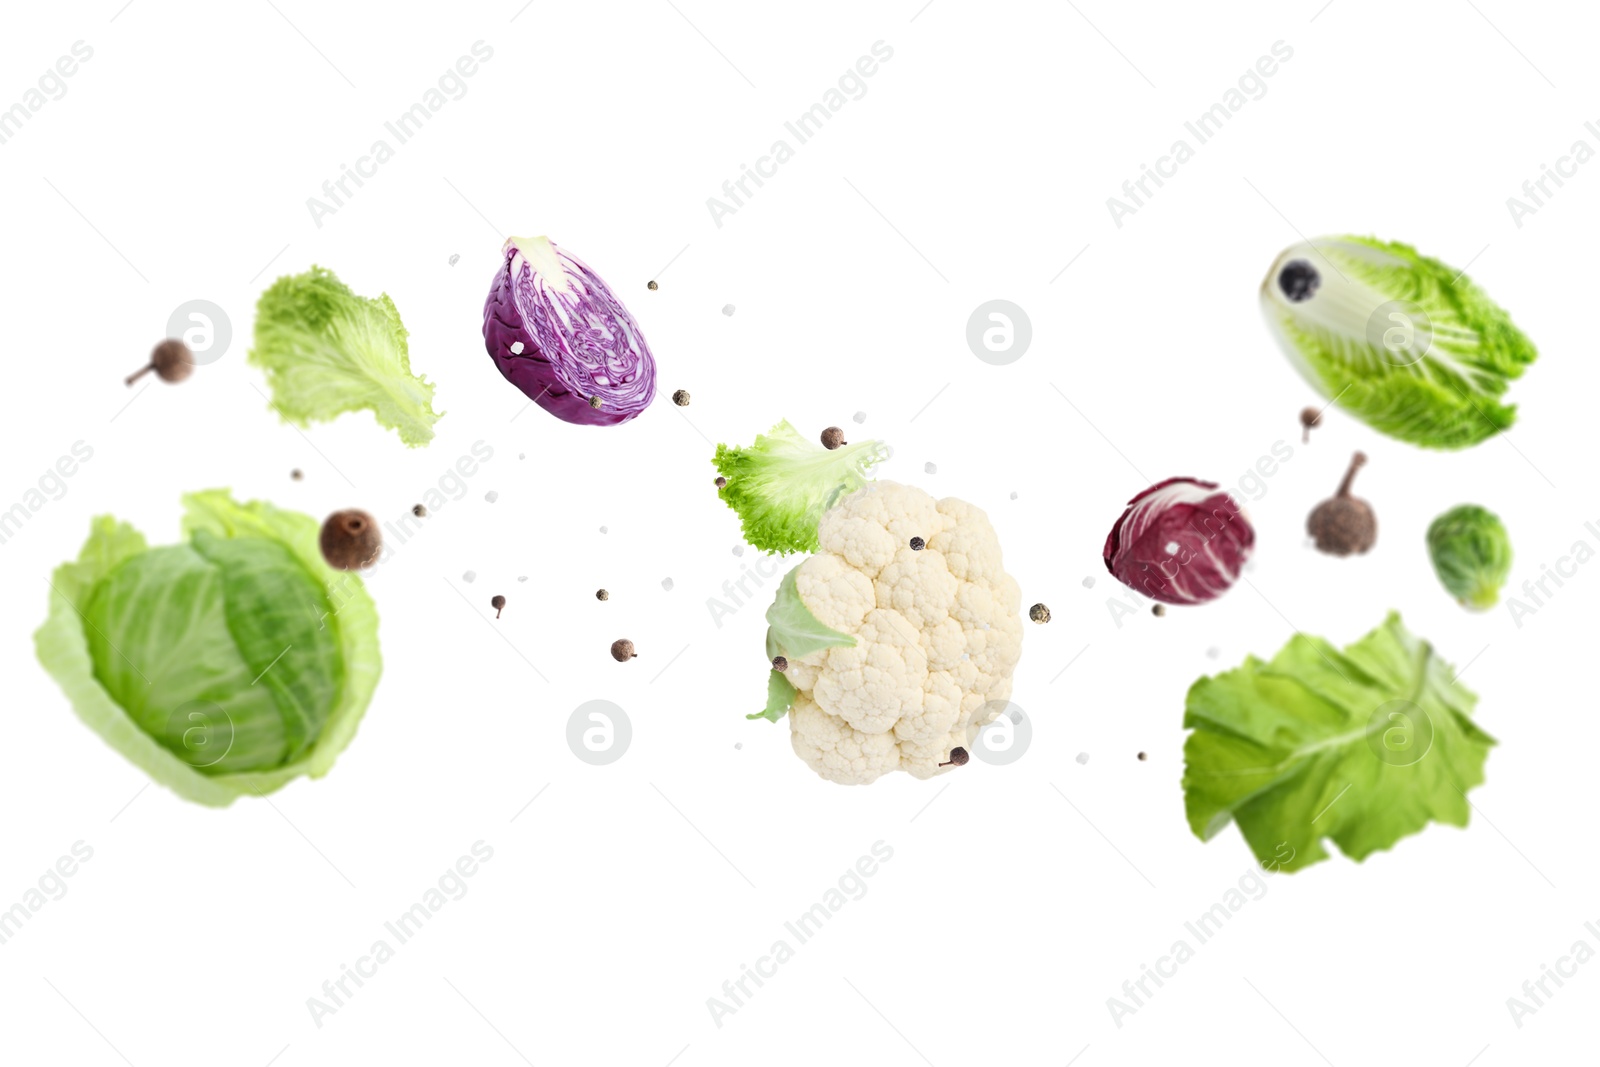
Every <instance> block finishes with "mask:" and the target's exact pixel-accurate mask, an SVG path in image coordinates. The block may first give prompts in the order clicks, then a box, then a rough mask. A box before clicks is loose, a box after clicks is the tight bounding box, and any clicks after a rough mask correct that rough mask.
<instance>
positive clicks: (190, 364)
mask: <svg viewBox="0 0 1600 1067" xmlns="http://www.w3.org/2000/svg"><path fill="white" fill-rule="evenodd" d="M151 371H155V372H156V377H158V378H160V379H161V380H162V381H164V382H181V381H183V380H184V379H185V378H187V377H189V375H191V374H193V373H194V353H193V352H190V351H189V346H188V345H186V344H184V343H183V342H182V341H179V340H177V339H176V338H173V337H169V338H167V339H166V340H165V341H162V342H161V343H160V344H158V345H156V346H155V347H154V348H152V349H151V350H150V362H149V363H146V364H145V365H144V366H142V367H140V368H139V369H138V370H136V371H134V372H133V373H132V374H130V375H128V377H127V378H126V379H125V380H126V381H127V383H128V384H129V385H132V384H133V383H134V382H136V381H138V380H139V379H140V378H143V377H144V376H145V375H146V374H149V373H150V372H151Z"/></svg>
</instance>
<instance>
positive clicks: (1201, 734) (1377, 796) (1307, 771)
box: [1183, 614, 1495, 871]
mask: <svg viewBox="0 0 1600 1067" xmlns="http://www.w3.org/2000/svg"><path fill="white" fill-rule="evenodd" d="M1454 676H1455V672H1454V671H1453V670H1452V669H1451V668H1450V665H1449V664H1447V663H1445V662H1444V661H1443V660H1441V659H1440V658H1439V657H1438V655H1437V654H1436V653H1435V652H1434V650H1433V646H1431V645H1430V644H1428V642H1426V641H1423V640H1421V639H1420V638H1417V637H1415V636H1413V635H1412V634H1411V633H1410V632H1408V631H1407V630H1406V628H1405V626H1404V625H1403V624H1402V623H1401V621H1400V616H1399V615H1398V614H1390V616H1389V617H1388V619H1387V620H1385V622H1384V624H1383V625H1382V626H1380V627H1378V628H1377V629H1376V630H1374V631H1372V632H1371V633H1369V634H1367V635H1366V636H1365V637H1363V638H1361V640H1359V641H1357V642H1355V643H1354V644H1352V645H1351V646H1349V647H1348V648H1346V649H1345V650H1344V651H1342V652H1341V651H1340V650H1339V649H1337V648H1334V647H1333V646H1332V645H1331V644H1329V643H1328V642H1327V641H1324V640H1322V639H1321V638H1317V637H1308V636H1306V635H1304V634H1299V635H1296V636H1295V637H1294V638H1293V639H1291V640H1290V641H1289V643H1288V644H1287V645H1285V646H1284V647H1283V649H1282V650H1280V651H1279V652H1278V654H1277V655H1276V656H1274V657H1273V659H1272V661H1271V662H1270V663H1263V662H1262V661H1261V660H1258V659H1256V658H1255V657H1254V656H1252V657H1250V658H1249V659H1247V660H1246V661H1245V662H1244V664H1243V666H1240V667H1238V668H1236V669H1234V670H1231V671H1227V672H1225V673H1223V674H1219V675H1217V676H1215V677H1211V678H1202V679H1200V680H1199V681H1197V682H1195V683H1194V685H1193V686H1191V687H1190V689H1189V696H1188V706H1187V709H1186V711H1185V714H1184V720H1183V724H1184V726H1185V727H1186V728H1189V729H1191V730H1193V731H1194V732H1193V733H1191V734H1190V735H1189V739H1188V741H1187V742H1186V743H1185V745H1184V750H1183V751H1184V775H1183V790H1184V805H1185V807H1186V809H1187V812H1188V817H1189V827H1190V829H1191V830H1193V831H1194V834H1195V836H1197V837H1199V838H1200V839H1201V840H1202V841H1205V840H1210V839H1211V838H1212V837H1214V836H1216V835H1217V834H1218V833H1219V832H1220V831H1221V830H1222V829H1223V828H1224V827H1226V826H1227V825H1228V823H1229V822H1237V823H1238V824H1239V829H1240V831H1241V832H1242V833H1243V834H1244V838H1245V840H1246V841H1247V842H1249V844H1250V848H1251V849H1252V850H1253V851H1254V852H1255V854H1256V857H1257V858H1258V859H1259V860H1261V862H1262V863H1263V864H1266V863H1268V862H1271V863H1273V864H1274V865H1275V869H1277V868H1281V869H1283V870H1288V871H1294V870H1299V869H1300V868H1302V867H1306V866H1309V865H1311V864H1313V863H1316V862H1318V861H1319V860H1323V859H1326V858H1327V856H1328V853H1327V851H1326V850H1325V849H1324V848H1323V846H1322V839H1323V838H1325V837H1326V838H1331V839H1332V840H1333V842H1334V844H1336V845H1337V846H1338V847H1339V849H1340V851H1342V852H1343V853H1344V854H1345V855H1347V856H1349V857H1351V858H1352V859H1354V860H1357V861H1360V860H1362V859H1365V858H1366V857H1367V856H1368V855H1370V854H1371V853H1373V852H1376V851H1379V850H1381V849H1387V848H1389V847H1391V846H1393V845H1394V844H1395V842H1397V841H1399V840H1400V839H1401V838H1402V837H1406V836H1408V835H1410V834H1414V833H1417V832H1419V831H1420V830H1423V829H1424V828H1426V827H1427V825H1428V823H1429V822H1441V823H1446V824H1448V825H1451V826H1465V825H1466V824H1467V817H1468V813H1469V811H1470V806H1469V805H1468V803H1467V798H1466V792H1465V791H1466V790H1468V789H1471V788H1472V787H1473V786H1475V785H1481V784H1482V783H1483V780H1484V778H1483V765H1484V761H1485V760H1486V759H1487V758H1488V754H1489V748H1490V746H1492V745H1493V744H1495V741H1494V739H1493V738H1491V737H1490V736H1489V735H1488V734H1486V733H1484V732H1483V731H1482V730H1480V729H1478V727H1477V726H1475V725H1473V723H1472V720H1471V718H1470V715H1471V713H1472V709H1473V705H1475V704H1476V703H1477V699H1478V698H1477V697H1476V696H1475V695H1473V694H1472V693H1471V692H1469V691H1468V690H1466V689H1465V688H1463V687H1462V686H1461V685H1460V684H1458V683H1457V682H1456V681H1455V680H1454ZM1284 846H1287V848H1288V849H1289V850H1290V857H1291V858H1290V859H1288V860H1284V859H1283V851H1282V849H1283V847H1284Z"/></svg>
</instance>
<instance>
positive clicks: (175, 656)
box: [34, 490, 382, 806]
mask: <svg viewBox="0 0 1600 1067" xmlns="http://www.w3.org/2000/svg"><path fill="white" fill-rule="evenodd" d="M184 502H185V504H186V505H187V508H188V511H187V514H186V515H185V517H184V530H185V532H186V533H187V534H188V535H189V536H190V537H191V539H192V540H191V542H190V543H189V544H186V545H178V546H170V547H168V548H162V549H156V550H154V551H151V550H149V549H148V547H147V545H146V542H145V539H144V538H143V537H142V536H141V535H140V534H139V533H138V531H136V530H134V529H133V528H132V527H131V526H129V525H127V524H126V523H120V522H117V521H116V520H115V519H113V518H111V517H110V516H102V517H100V518H97V519H95V520H94V521H93V523H92V524H91V527H90V535H89V539H88V541H87V542H85V544H84V546H83V549H82V551H81V552H80V553H79V555H78V559H77V560H76V561H75V562H70V563H64V564H62V565H61V566H60V567H58V568H57V569H56V571H55V574H54V575H53V577H52V579H51V594H50V614H49V616H48V617H47V618H46V620H45V622H44V624H43V625H42V626H40V628H39V630H38V631H37V632H36V633H35V635H34V644H35V648H36V650H37V653H38V656H39V661H40V663H41V664H43V665H44V667H45V669H46V670H47V671H48V672H49V673H50V674H51V675H52V676H53V677H54V678H55V679H56V681H57V683H58V684H59V685H60V686H61V687H62V689H63V691H65V693H66V694H67V697H68V699H69V701H70V702H71V704H72V707H73V710H74V711H75V712H76V713H77V714H78V716H79V717H80V718H81V719H82V720H83V721H84V722H85V723H86V724H88V726H89V727H90V728H91V729H93V730H94V731H95V732H96V733H98V734H99V735H100V736H101V737H102V738H103V739H104V740H105V741H106V742H107V743H108V744H110V745H111V746H112V747H113V748H115V749H116V750H117V751H118V752H120V753H122V754H123V755H124V756H126V757H127V758H128V759H129V760H130V761H131V762H133V763H134V764H136V765H137V766H139V767H140V768H141V769H143V770H144V771H145V772H146V773H147V774H149V775H150V776H151V777H152V778H153V779H155V780H156V781H157V782H159V783H161V784H162V785H165V786H167V787H168V788H170V789H172V790H173V791H174V792H176V793H177V794H178V795H180V796H182V797H185V798H187V799H189V800H193V801H196V802H199V803H202V804H209V805H214V806H223V805H227V804H230V803H232V802H233V800H234V799H235V798H236V797H239V796H242V795H245V794H248V793H258V794H264V793H268V792H272V791H273V790H276V789H279V788H282V786H283V785H285V784H286V783H287V782H289V781H291V780H292V779H294V778H296V777H299V776H301V775H309V776H311V777H320V776H321V775H323V774H326V773H327V771H328V770H329V768H331V767H332V766H333V762H334V760H335V759H336V758H337V756H338V755H339V753H340V752H341V751H342V750H343V749H344V747H345V746H346V745H347V744H349V742H350V739H351V738H352V737H353V736H354V734H355V731H356V727H357V725H358V724H359V722H360V720H361V716H362V714H363V713H364V712H365V710H366V707H367V705H368V703H369V702H370V701H371V699H372V694H373V691H374V690H375V688H376V687H377V681H378V676H379V674H380V672H381V670H382V660H381V657H380V654H379V650H378V634H377V630H378V623H377V611H376V609H375V608H374V606H373V603H372V600H371V598H370V597H368V596H367V593H366V591H365V588H364V587H363V585H362V582H361V579H360V578H358V577H356V576H355V575H352V574H347V573H345V572H340V571H335V570H333V569H332V568H330V567H328V566H327V564H326V563H324V562H323V560H322V557H321V554H320V552H319V551H318V549H317V533H318V529H319V527H318V524H317V523H316V521H315V520H313V519H312V518H310V517H309V516H306V515H300V514H296V513H293V512H286V511H279V510H278V509H276V508H274V507H272V506H271V505H268V504H263V503H251V504H246V505H240V504H237V503H235V502H234V501H233V500H232V499H231V498H230V497H229V495H228V493H227V492H226V491H223V490H211V491H208V492H203V493H195V494H191V495H189V496H186V497H185V498H184ZM307 601H311V602H310V603H308V602H307ZM319 616H320V617H319ZM274 657H279V658H277V659H276V661H274ZM152 690H153V691H154V693H153V694H152V693H150V692H149V691H152ZM190 703H194V704H195V705H196V706H197V707H199V708H201V709H202V710H201V711H200V712H199V715H200V717H199V718H194V717H193V715H191V714H188V713H186V711H185V705H186V704H190ZM207 708H214V709H215V711H216V712H218V713H220V718H221V719H222V720H223V721H222V722H217V721H213V720H215V719H216V718H218V716H217V715H215V714H212V713H210V712H207V711H206V710H204V709H207ZM269 710H276V711H278V712H281V719H282V722H283V723H284V725H283V726H282V727H281V728H280V730H279V735H278V736H274V735H273V734H272V729H271V721H270V717H269V716H266V715H265V714H264V713H265V712H266V711H269ZM264 723H265V724H266V726H263V724H264ZM263 729H264V730H265V734H263V733H262V730H263ZM147 731H148V732H147ZM213 740H215V741H216V742H217V743H219V744H220V743H226V744H227V745H228V746H229V752H228V753H226V754H225V757H231V758H220V759H216V760H212V759H210V757H209V753H208V752H207V750H206V748H205V747H204V746H206V745H207V744H211V743H213ZM163 742H165V743H163ZM235 745H237V746H238V752H237V753H233V751H232V746H235ZM274 746H276V748H275V747H274ZM273 751H276V752H277V753H278V755H277V757H276V758H273V757H272V756H271V755H270V753H271V752H273ZM263 753H269V755H263ZM263 762H264V763H267V764H270V765H266V766H259V764H262V763H263ZM235 767H238V769H235Z"/></svg>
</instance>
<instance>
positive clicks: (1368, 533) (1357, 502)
mask: <svg viewBox="0 0 1600 1067" xmlns="http://www.w3.org/2000/svg"><path fill="white" fill-rule="evenodd" d="M1366 462H1367V456H1366V453H1364V452H1357V453H1356V454H1355V455H1354V456H1351V457H1350V469H1349V470H1347V471H1345V474H1344V481H1342V482H1340V483H1339V492H1338V493H1337V494H1335V495H1334V496H1331V497H1329V498H1328V499H1327V500H1324V501H1323V502H1322V503H1320V504H1318V505H1317V506H1316V507H1315V508H1314V509H1312V512H1311V515H1310V516H1309V517H1308V518H1307V519H1306V532H1307V533H1309V534H1310V535H1311V537H1312V539H1313V540H1315V541H1316V543H1317V551H1318V552H1326V553H1327V554H1328V555H1330V556H1349V555H1353V554H1359V553H1362V552H1366V551H1367V550H1368V549H1370V548H1371V547H1372V545H1373V543H1374V542H1375V541H1377V539H1378V517H1377V516H1376V515H1374V514H1373V513H1372V505H1371V504H1368V503H1367V502H1366V501H1365V500H1362V499H1361V498H1360V497H1354V496H1351V495H1350V483H1351V482H1352V481H1353V480H1354V479H1355V476H1356V471H1358V470H1360V469H1361V468H1362V467H1363V466H1365V465H1366Z"/></svg>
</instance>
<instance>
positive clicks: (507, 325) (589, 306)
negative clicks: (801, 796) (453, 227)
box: [483, 237, 656, 426]
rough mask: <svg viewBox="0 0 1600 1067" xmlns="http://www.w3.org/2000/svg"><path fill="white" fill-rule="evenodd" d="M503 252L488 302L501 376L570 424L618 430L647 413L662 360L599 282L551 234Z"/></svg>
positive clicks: (488, 332)
mask: <svg viewBox="0 0 1600 1067" xmlns="http://www.w3.org/2000/svg"><path fill="white" fill-rule="evenodd" d="M504 252H505V262H504V263H503V264H502V265H501V267H500V273H499V274H497V275H496V276H495V279H494V286H493V288H491V289H490V290H489V299H488V300H487V301H486V302H485V303H484V305H483V342H484V345H485V347H487V348H488V350H489V355H490V356H491V357H492V358H493V359H494V364H495V366H497V367H499V368H500V373H501V374H503V375H505V376H506V379H507V380H508V381H510V382H511V384H513V385H515V386H516V387H517V388H518V389H521V390H522V391H523V392H524V393H526V394H527V395H528V396H529V397H530V398H531V399H532V400H533V401H534V402H535V403H537V404H538V405H539V406H540V407H542V408H544V409H545V410H546V411H548V412H549V413H550V414H552V415H554V416H555V417H556V418H558V419H564V420H565V421H567V422H576V423H582V424H586V425H590V426H614V425H616V424H617V423H620V422H627V421H628V420H629V419H631V418H633V417H634V416H635V415H637V414H639V412H641V411H643V410H644V409H645V408H647V407H649V406H650V401H651V400H653V399H655V395H656V361H655V359H654V357H652V356H651V355H650V346H649V345H647V344H645V340H644V335H643V334H642V333H640V332H639V324H638V323H636V322H634V321H633V316H632V315H630V314H628V309H627V308H625V307H623V306H622V301H620V300H618V299H617V298H616V295H615V294H614V293H612V291H611V289H610V287H609V286H607V285H606V283H605V282H604V281H602V280H601V279H600V276H599V275H598V274H596V273H595V272H594V271H592V270H590V269H589V268H588V267H587V266H586V265H585V264H584V262H583V261H582V260H581V259H579V258H578V257H577V256H575V255H573V254H572V253H570V252H568V251H566V250H565V249H563V248H558V247H557V246H556V244H555V243H554V242H552V241H551V240H550V239H549V238H548V237H512V238H509V239H507V241H506V243H505V248H504ZM597 397H598V398H599V404H598V406H596V405H595V404H594V403H593V400H594V398H597Z"/></svg>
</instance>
